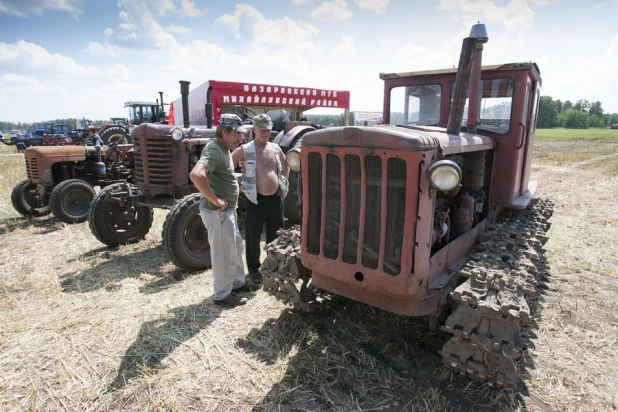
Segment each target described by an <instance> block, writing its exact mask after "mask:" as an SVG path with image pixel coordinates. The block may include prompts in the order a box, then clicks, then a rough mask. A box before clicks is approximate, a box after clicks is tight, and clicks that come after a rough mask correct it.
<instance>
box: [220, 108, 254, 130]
mask: <svg viewBox="0 0 618 412" xmlns="http://www.w3.org/2000/svg"><path fill="white" fill-rule="evenodd" d="M218 124H220V125H223V126H227V127H231V128H232V130H235V131H237V132H240V133H244V132H246V131H247V126H245V125H244V124H242V119H241V118H240V116H238V115H236V114H232V113H224V114H222V115H221V117H220V118H219V123H218Z"/></svg>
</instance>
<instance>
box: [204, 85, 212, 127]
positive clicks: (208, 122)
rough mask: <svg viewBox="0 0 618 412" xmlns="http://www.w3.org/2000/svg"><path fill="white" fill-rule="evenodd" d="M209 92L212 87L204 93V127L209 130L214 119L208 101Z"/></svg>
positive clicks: (210, 103) (210, 104)
mask: <svg viewBox="0 0 618 412" xmlns="http://www.w3.org/2000/svg"><path fill="white" fill-rule="evenodd" d="M210 92H212V86H211V87H209V88H208V91H207V92H206V105H205V107H204V110H205V112H206V127H208V128H209V129H210V128H211V127H212V125H213V122H214V119H213V117H212V102H211V101H210Z"/></svg>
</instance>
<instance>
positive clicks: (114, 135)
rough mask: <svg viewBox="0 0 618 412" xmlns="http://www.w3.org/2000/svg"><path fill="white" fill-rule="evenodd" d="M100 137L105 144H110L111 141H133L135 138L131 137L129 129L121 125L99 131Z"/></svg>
mask: <svg viewBox="0 0 618 412" xmlns="http://www.w3.org/2000/svg"><path fill="white" fill-rule="evenodd" d="M99 137H100V138H101V141H102V142H103V144H105V145H109V144H110V143H118V144H128V143H133V140H132V139H131V136H130V135H129V133H128V132H127V130H126V129H125V128H124V127H120V126H114V127H108V128H107V129H105V130H103V131H101V132H100V133H99Z"/></svg>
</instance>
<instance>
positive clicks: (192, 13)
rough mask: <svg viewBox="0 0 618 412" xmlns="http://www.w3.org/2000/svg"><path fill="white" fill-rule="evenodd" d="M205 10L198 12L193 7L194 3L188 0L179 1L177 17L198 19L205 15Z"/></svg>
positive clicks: (198, 10)
mask: <svg viewBox="0 0 618 412" xmlns="http://www.w3.org/2000/svg"><path fill="white" fill-rule="evenodd" d="M206 11H207V10H206V9H204V10H200V9H198V8H197V7H195V3H194V2H192V1H190V0H180V10H179V11H178V17H181V18H183V17H189V18H191V17H200V16H203V15H204V14H206Z"/></svg>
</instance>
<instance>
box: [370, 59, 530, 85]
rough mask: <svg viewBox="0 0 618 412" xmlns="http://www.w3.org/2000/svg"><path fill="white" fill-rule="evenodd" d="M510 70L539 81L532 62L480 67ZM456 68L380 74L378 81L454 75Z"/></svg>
mask: <svg viewBox="0 0 618 412" xmlns="http://www.w3.org/2000/svg"><path fill="white" fill-rule="evenodd" d="M511 70H529V71H532V72H533V74H534V77H535V78H536V79H537V80H539V81H540V80H541V71H540V70H539V66H538V65H537V64H536V63H534V62H521V63H505V64H494V65H488V66H482V67H481V71H482V72H485V71H511ZM456 73H457V68H456V67H452V68H450V69H437V70H421V71H417V72H401V73H380V79H382V80H391V79H400V78H404V77H420V76H435V75H444V74H456Z"/></svg>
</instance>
